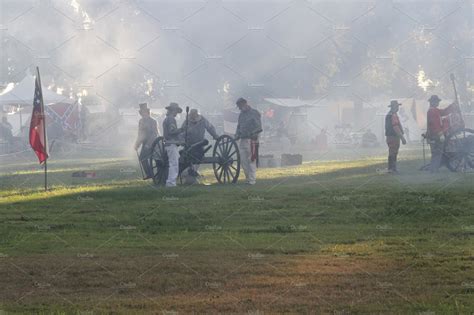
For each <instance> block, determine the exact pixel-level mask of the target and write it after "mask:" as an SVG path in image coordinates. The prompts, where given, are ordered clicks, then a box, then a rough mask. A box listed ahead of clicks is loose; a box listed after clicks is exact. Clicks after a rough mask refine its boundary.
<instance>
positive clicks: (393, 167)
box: [387, 136, 400, 171]
mask: <svg viewBox="0 0 474 315" xmlns="http://www.w3.org/2000/svg"><path fill="white" fill-rule="evenodd" d="M387 145H388V170H389V171H397V156H398V150H399V149H400V138H399V137H392V136H388V137H387Z"/></svg>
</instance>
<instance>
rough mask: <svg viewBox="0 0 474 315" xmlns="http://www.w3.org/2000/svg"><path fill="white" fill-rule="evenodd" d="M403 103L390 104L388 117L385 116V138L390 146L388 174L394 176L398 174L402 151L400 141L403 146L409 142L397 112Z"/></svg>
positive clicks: (393, 102) (394, 101)
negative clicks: (399, 153)
mask: <svg viewBox="0 0 474 315" xmlns="http://www.w3.org/2000/svg"><path fill="white" fill-rule="evenodd" d="M400 105H402V104H401V103H398V101H396V100H393V101H391V102H390V105H389V106H388V107H390V111H389V112H388V114H387V116H385V137H386V140H387V145H388V172H389V173H392V174H397V173H398V170H397V155H398V150H399V149H400V140H401V141H402V143H403V144H406V143H407V141H406V140H405V137H404V135H403V128H402V124H401V123H400V119H399V118H398V115H397V112H398V109H399V108H400Z"/></svg>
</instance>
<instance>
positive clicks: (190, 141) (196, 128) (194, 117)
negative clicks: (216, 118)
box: [181, 108, 219, 184]
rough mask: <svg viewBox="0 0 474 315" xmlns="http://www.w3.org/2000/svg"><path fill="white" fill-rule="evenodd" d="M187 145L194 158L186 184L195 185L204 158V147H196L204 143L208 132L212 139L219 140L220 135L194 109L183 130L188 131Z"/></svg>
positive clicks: (190, 112) (188, 171)
mask: <svg viewBox="0 0 474 315" xmlns="http://www.w3.org/2000/svg"><path fill="white" fill-rule="evenodd" d="M186 128H187V132H185V134H186V145H187V147H188V148H191V149H190V155H191V158H192V161H191V164H192V165H191V167H190V168H189V169H188V170H187V172H186V174H185V175H186V177H185V182H186V183H188V184H189V183H191V184H193V183H195V182H196V178H197V176H199V173H198V172H197V171H198V169H199V164H198V163H200V161H201V159H202V157H203V156H204V145H196V144H198V143H202V142H203V141H204V140H205V137H204V136H205V133H206V131H207V132H208V133H209V134H210V135H211V137H212V138H213V139H214V140H216V139H217V138H219V135H218V134H217V132H216V128H215V127H214V126H213V125H212V124H211V123H210V122H209V121H208V120H207V119H206V118H205V117H204V116H202V115H201V114H199V112H198V110H197V109H195V108H193V109H191V110H190V111H189V117H188V120H187V121H186V120H185V121H184V122H183V124H182V126H181V129H182V130H186Z"/></svg>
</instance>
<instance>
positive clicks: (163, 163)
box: [150, 137, 169, 185]
mask: <svg viewBox="0 0 474 315" xmlns="http://www.w3.org/2000/svg"><path fill="white" fill-rule="evenodd" d="M150 164H151V168H152V171H153V183H154V184H155V185H164V184H165V183H166V179H167V178H168V168H169V163H168V155H167V154H166V150H165V141H164V138H163V137H158V138H156V140H155V141H154V142H153V144H152V150H151V156H150Z"/></svg>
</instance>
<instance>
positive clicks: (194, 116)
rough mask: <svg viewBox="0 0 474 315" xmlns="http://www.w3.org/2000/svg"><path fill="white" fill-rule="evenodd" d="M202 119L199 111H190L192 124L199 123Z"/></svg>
mask: <svg viewBox="0 0 474 315" xmlns="http://www.w3.org/2000/svg"><path fill="white" fill-rule="evenodd" d="M201 119H202V116H201V115H199V112H198V110H197V109H195V108H193V109H191V110H190V111H189V121H191V122H198V121H200V120H201Z"/></svg>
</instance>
